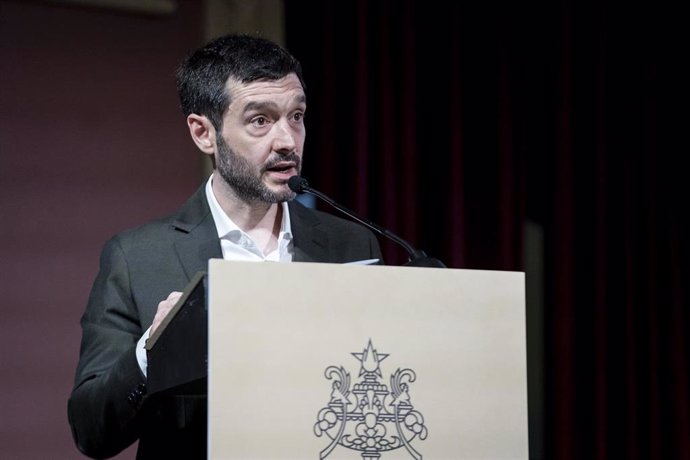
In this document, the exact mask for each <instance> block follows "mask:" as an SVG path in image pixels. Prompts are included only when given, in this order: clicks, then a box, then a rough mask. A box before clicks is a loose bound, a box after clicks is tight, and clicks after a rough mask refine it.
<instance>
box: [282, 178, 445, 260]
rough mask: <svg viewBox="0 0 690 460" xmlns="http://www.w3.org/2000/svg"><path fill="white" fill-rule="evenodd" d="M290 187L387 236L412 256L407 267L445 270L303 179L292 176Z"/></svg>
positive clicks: (420, 252)
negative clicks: (318, 199)
mask: <svg viewBox="0 0 690 460" xmlns="http://www.w3.org/2000/svg"><path fill="white" fill-rule="evenodd" d="M288 187H290V190H292V191H293V192H295V193H309V194H311V195H314V196H316V197H318V198H320V199H322V200H323V201H325V202H326V203H328V204H329V205H331V206H333V207H334V208H335V209H337V210H338V211H340V212H342V213H343V214H345V215H346V216H348V217H350V218H351V219H353V220H355V221H357V222H359V223H360V224H362V225H364V226H365V227H367V228H369V229H371V230H373V231H374V232H375V233H378V234H379V235H381V236H385V237H386V238H389V239H391V240H393V241H395V242H396V243H398V244H399V245H400V246H402V247H403V248H405V250H406V251H407V253H408V254H409V256H410V261H409V262H408V263H407V264H406V265H411V266H418V267H439V268H445V265H444V264H443V262H441V261H440V260H438V259H434V258H432V257H428V256H427V255H426V253H425V252H424V251H420V250H418V249H415V248H414V247H412V245H410V244H409V243H408V242H407V241H405V240H403V239H402V238H400V237H399V236H398V235H396V234H395V233H393V232H391V231H389V230H387V229H385V228H383V227H381V226H380V225H377V224H375V223H373V222H371V221H370V220H368V219H364V218H362V217H359V216H358V215H356V214H355V213H354V212H352V211H350V210H349V209H348V208H346V207H345V206H342V205H340V204H338V203H336V202H335V201H333V200H332V199H331V198H330V197H328V196H326V195H324V194H323V193H321V192H319V191H318V190H315V189H313V188H311V187H310V186H309V182H307V180H306V179H305V178H303V177H300V176H292V177H291V178H290V179H289V180H288Z"/></svg>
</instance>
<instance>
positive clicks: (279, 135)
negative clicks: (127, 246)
mask: <svg viewBox="0 0 690 460" xmlns="http://www.w3.org/2000/svg"><path fill="white" fill-rule="evenodd" d="M274 129H275V137H274V138H273V150H274V151H276V152H279V153H292V152H294V151H295V150H296V149H297V136H298V134H297V132H296V131H295V130H294V129H293V128H292V127H291V126H290V123H288V121H287V120H280V121H279V122H278V123H276V124H275V127H274Z"/></svg>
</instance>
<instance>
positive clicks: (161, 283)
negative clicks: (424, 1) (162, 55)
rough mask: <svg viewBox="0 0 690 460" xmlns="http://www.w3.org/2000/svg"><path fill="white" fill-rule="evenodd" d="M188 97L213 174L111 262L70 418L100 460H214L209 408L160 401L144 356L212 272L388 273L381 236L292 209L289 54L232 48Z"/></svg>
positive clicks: (298, 157) (191, 64) (113, 244)
mask: <svg viewBox="0 0 690 460" xmlns="http://www.w3.org/2000/svg"><path fill="white" fill-rule="evenodd" d="M177 85H178V92H179V95H180V100H181V103H182V109H183V111H184V114H185V116H186V117H187V125H188V127H189V132H190V134H191V136H192V140H193V141H194V143H195V144H196V145H197V147H198V148H199V149H200V150H201V151H202V152H203V153H204V154H206V155H209V156H210V158H211V159H212V161H213V165H214V170H213V174H212V175H211V177H210V178H209V180H208V182H207V183H206V184H204V185H203V186H202V187H201V188H200V189H199V190H197V192H196V193H195V194H194V195H192V197H191V198H190V199H189V200H188V201H187V202H186V203H185V204H184V206H183V207H182V208H181V209H180V210H179V211H178V212H177V213H176V214H174V215H172V216H170V217H169V218H167V219H163V220H160V221H157V222H153V223H150V224H147V225H144V226H142V227H139V228H137V229H134V230H130V231H127V232H123V233H121V234H120V235H117V236H116V237H114V238H113V239H112V240H110V241H109V242H107V243H106V245H105V247H104V249H103V252H102V255H101V262H100V271H99V274H98V276H97V278H96V280H95V282H94V286H93V289H92V291H91V295H90V298H89V303H88V305H87V308H86V311H85V313H84V315H83V317H82V320H81V324H82V330H83V337H82V345H81V352H80V359H79V364H78V367H77V372H76V379H75V387H74V390H73V392H72V395H71V397H70V400H69V405H68V413H69V421H70V425H71V427H72V432H73V436H74V439H75V442H76V444H77V446H78V447H79V449H80V450H81V451H82V452H83V453H85V454H86V455H89V456H93V457H109V456H112V455H115V454H117V453H118V452H120V451H121V450H122V449H124V448H125V447H127V446H129V445H130V444H132V443H133V442H134V441H136V440H137V439H139V441H140V442H139V448H138V453H137V458H205V455H206V453H205V449H206V413H207V412H206V399H205V397H204V398H196V399H195V398H191V397H178V398H167V399H163V400H158V399H156V400H155V402H153V399H150V400H148V401H147V396H146V353H145V351H144V348H143V346H144V343H145V340H146V338H148V336H149V335H150V334H151V333H152V332H153V331H154V330H155V329H156V327H158V325H159V324H160V322H161V320H162V319H163V318H164V317H165V314H166V313H167V312H169V311H170V309H171V308H172V306H173V305H174V303H175V301H176V300H177V299H179V296H180V292H179V291H181V290H182V289H183V288H184V287H185V285H186V284H187V283H188V282H189V281H190V279H191V278H192V277H193V276H194V274H195V273H197V272H198V271H202V270H206V269H207V263H208V260H209V259H210V258H226V259H233V260H255V261H264V260H267V261H279V262H290V261H295V262H297V261H300V262H310V261H311V262H332V263H344V262H351V261H356V260H364V259H379V260H380V259H381V253H380V249H379V246H378V243H377V241H376V238H375V237H374V236H373V234H372V233H371V232H369V231H368V230H366V229H364V228H363V227H361V226H359V225H356V224H354V223H352V222H349V221H345V220H342V219H339V218H336V217H334V216H331V215H329V214H325V213H320V212H318V211H314V210H309V209H306V208H304V207H302V206H301V205H300V204H298V203H297V202H294V201H290V200H292V199H293V198H294V193H293V192H292V191H291V190H290V189H289V188H288V186H287V181H288V179H289V178H290V177H292V176H293V175H297V174H299V172H300V168H301V162H302V153H303V150H302V149H303V147H304V139H305V127H304V113H305V111H306V97H305V93H304V84H303V81H302V73H301V68H300V65H299V63H298V61H297V60H295V59H294V58H293V57H292V56H291V55H290V54H288V53H287V51H285V50H284V49H282V48H280V47H279V46H277V45H275V44H274V43H271V42H269V41H267V40H264V39H259V38H252V37H248V36H237V35H231V36H226V37H222V38H219V39H217V40H214V41H213V42H211V43H209V44H208V45H206V46H205V47H203V48H201V49H200V50H198V51H196V52H195V53H193V54H192V55H191V56H190V57H189V58H188V59H187V60H186V61H185V62H184V63H183V64H182V66H181V67H180V69H179V70H178V74H177ZM267 284H268V285H267V288H270V280H267Z"/></svg>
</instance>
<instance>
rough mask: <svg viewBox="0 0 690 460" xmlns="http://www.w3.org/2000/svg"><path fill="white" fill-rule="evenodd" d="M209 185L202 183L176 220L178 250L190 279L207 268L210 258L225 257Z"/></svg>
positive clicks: (176, 247)
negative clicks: (207, 187)
mask: <svg viewBox="0 0 690 460" xmlns="http://www.w3.org/2000/svg"><path fill="white" fill-rule="evenodd" d="M205 187H206V185H205V184H204V185H202V186H201V187H200V188H199V189H198V190H197V191H196V193H195V194H194V195H192V196H191V197H190V198H189V200H187V202H186V203H185V204H184V206H182V209H180V212H179V213H178V215H177V218H176V219H175V221H174V222H173V228H174V229H175V231H177V232H178V234H179V237H178V238H177V239H176V241H175V250H176V251H177V256H178V258H179V260H180V263H181V264H182V266H183V267H184V270H185V273H186V274H187V277H188V278H189V279H191V278H192V277H193V276H194V275H195V274H196V273H197V272H201V271H203V272H205V271H207V270H208V260H209V259H222V258H223V252H222V250H221V248H220V240H219V239H218V232H217V230H216V224H215V222H214V221H213V215H212V214H211V210H210V209H209V207H208V201H207V200H206V192H205Z"/></svg>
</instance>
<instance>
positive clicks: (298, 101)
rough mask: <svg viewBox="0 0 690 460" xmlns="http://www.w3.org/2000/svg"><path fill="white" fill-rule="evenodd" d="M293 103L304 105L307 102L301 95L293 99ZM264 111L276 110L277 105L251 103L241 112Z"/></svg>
mask: <svg viewBox="0 0 690 460" xmlns="http://www.w3.org/2000/svg"><path fill="white" fill-rule="evenodd" d="M293 102H294V103H296V104H305V103H306V102H307V97H306V96H305V95H304V94H302V95H300V96H297V97H295V98H294V99H293ZM266 109H268V110H278V104H276V103H275V102H273V101H251V102H248V103H247V105H245V106H244V108H243V109H242V112H243V113H247V112H251V111H253V110H257V111H261V110H266Z"/></svg>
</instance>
